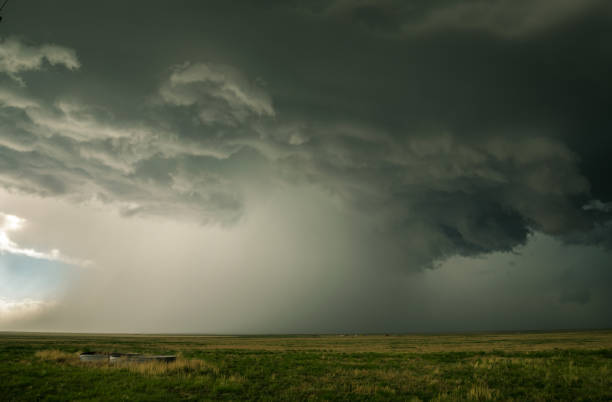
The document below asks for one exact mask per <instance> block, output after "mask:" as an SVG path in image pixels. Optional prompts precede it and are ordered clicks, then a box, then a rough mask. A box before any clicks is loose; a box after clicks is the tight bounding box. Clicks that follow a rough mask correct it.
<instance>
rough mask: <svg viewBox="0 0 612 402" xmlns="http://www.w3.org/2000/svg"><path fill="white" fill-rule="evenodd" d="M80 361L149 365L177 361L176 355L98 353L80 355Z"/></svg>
mask: <svg viewBox="0 0 612 402" xmlns="http://www.w3.org/2000/svg"><path fill="white" fill-rule="evenodd" d="M79 360H81V361H82V362H111V363H149V362H164V363H170V362H173V361H176V356H174V355H141V354H138V353H111V354H105V353H96V352H87V353H81V354H80V355H79Z"/></svg>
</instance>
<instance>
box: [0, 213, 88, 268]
mask: <svg viewBox="0 0 612 402" xmlns="http://www.w3.org/2000/svg"><path fill="white" fill-rule="evenodd" d="M0 222H1V223H0V254H4V253H9V254H15V255H23V256H26V257H30V258H37V259H42V260H50V261H60V262H64V263H66V264H71V265H77V266H88V265H91V264H92V262H91V261H89V260H80V259H77V258H72V257H69V256H66V255H64V254H62V253H61V252H60V251H59V250H58V249H52V250H51V251H49V252H42V251H38V250H35V249H33V248H24V247H21V246H19V244H17V243H16V242H14V241H13V240H11V238H10V237H9V233H10V232H14V231H18V230H21V229H22V228H23V227H24V225H25V223H26V220H25V219H23V218H20V217H18V216H15V215H9V214H5V213H2V212H0Z"/></svg>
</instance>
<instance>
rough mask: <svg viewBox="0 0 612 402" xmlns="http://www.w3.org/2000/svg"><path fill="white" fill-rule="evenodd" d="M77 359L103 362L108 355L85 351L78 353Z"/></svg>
mask: <svg viewBox="0 0 612 402" xmlns="http://www.w3.org/2000/svg"><path fill="white" fill-rule="evenodd" d="M79 360H80V361H82V362H103V361H107V360H108V355H107V354H103V353H96V352H85V353H81V354H80V355H79Z"/></svg>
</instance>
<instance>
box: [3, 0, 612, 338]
mask: <svg viewBox="0 0 612 402" xmlns="http://www.w3.org/2000/svg"><path fill="white" fill-rule="evenodd" d="M2 17H3V19H2V21H1V22H0V331H65V332H75V331H77V332H78V331H83V332H138V333H146V332H157V333H209V334H224V333H227V334H247V333H248V334H261V333H265V334H270V333H400V332H448V331H500V330H554V329H575V328H610V327H612V184H611V182H610V180H609V177H612V164H610V163H609V158H610V155H611V154H612V120H611V119H610V112H609V111H610V110H611V108H612V99H611V98H610V96H611V95H610V94H611V93H612V75H610V71H611V68H612V45H611V44H612V28H611V27H612V4H611V3H610V2H609V1H607V0H530V1H527V0H486V1H485V0H464V1H457V0H444V1H436V2H431V1H422V0H414V1H398V0H380V1H374V0H313V1H298V0H288V1H287V0H284V1H280V0H279V1H273V0H267V1H257V2H248V1H227V0H225V1H206V2H201V1H190V0H185V1H177V2H161V1H138V0H135V1H129V2H120V1H114V0H111V1H104V2H83V1H77V0H60V1H53V2H49V1H43V0H27V1H25V0H23V1H20V0H10V1H9V3H8V4H7V6H6V7H5V9H4V10H2Z"/></svg>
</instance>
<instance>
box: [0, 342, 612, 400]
mask: <svg viewBox="0 0 612 402" xmlns="http://www.w3.org/2000/svg"><path fill="white" fill-rule="evenodd" d="M81 351H100V352H143V353H155V354H177V355H178V356H179V358H178V359H177V361H176V362H175V363H170V364H166V363H147V364H140V365H138V364H132V365H119V366H117V365H113V364H109V363H81V362H79V359H78V353H79V352H81ZM0 399H1V400H8V401H13V400H14V401H19V400H149V401H151V400H160V401H168V400H189V399H191V400H207V399H229V400H244V399H263V400H275V399H279V400H304V399H315V400H352V401H353V400H372V399H377V400H414V401H418V400H436V401H447V400H448V401H453V400H516V401H524V400H532V401H537V400H541V401H544V400H546V401H550V400H568V401H569V400H571V401H579V400H590V401H610V400H612V331H590V332H556V333H501V334H471V335H465V334H464V335H401V336H393V335H392V336H370V335H368V336H338V335H329V336H327V335H326V336H253V337H247V336H236V337H234V336H161V335H160V336H150V335H146V336H145V335H82V334H38V333H37V334H24V333H0Z"/></svg>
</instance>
